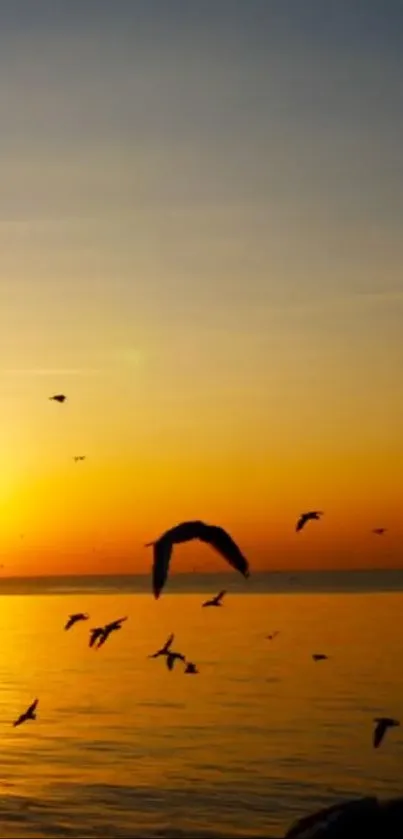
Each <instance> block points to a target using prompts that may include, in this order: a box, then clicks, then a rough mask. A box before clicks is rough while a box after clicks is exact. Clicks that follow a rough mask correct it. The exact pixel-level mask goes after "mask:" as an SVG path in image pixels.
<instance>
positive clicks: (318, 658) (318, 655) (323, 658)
mask: <svg viewBox="0 0 403 839" xmlns="http://www.w3.org/2000/svg"><path fill="white" fill-rule="evenodd" d="M312 658H313V660H314V661H326V660H327V659H328V658H329V656H328V655H324V653H314V654H313V656H312Z"/></svg>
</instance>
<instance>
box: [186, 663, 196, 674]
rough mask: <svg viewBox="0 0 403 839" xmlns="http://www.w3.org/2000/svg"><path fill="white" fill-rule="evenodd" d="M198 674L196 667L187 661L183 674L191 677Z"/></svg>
mask: <svg viewBox="0 0 403 839" xmlns="http://www.w3.org/2000/svg"><path fill="white" fill-rule="evenodd" d="M198 672H199V671H198V669H197V667H196V665H195V664H193V663H192V662H191V661H188V662H187V664H186V667H185V673H186V674H188V673H191V674H192V675H196V674H197V673H198Z"/></svg>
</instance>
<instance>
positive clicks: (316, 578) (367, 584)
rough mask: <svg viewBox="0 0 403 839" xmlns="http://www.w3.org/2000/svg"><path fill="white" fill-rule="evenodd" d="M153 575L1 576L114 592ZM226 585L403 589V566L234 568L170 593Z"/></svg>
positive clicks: (16, 590) (183, 579)
mask: <svg viewBox="0 0 403 839" xmlns="http://www.w3.org/2000/svg"><path fill="white" fill-rule="evenodd" d="M150 588H151V583H150V575H142V574H135V575H133V574H116V575H113V574H100V575H80V576H72V575H66V576H48V577H45V576H42V577H8V576H6V575H5V576H3V577H1V578H0V594H68V593H70V594H74V593H80V592H94V594H95V593H99V594H113V593H114V592H127V593H130V592H131V593H133V594H142V593H147V592H150ZM220 588H226V589H228V590H230V591H232V592H234V593H237V594H270V593H282V594H285V593H289V594H292V593H293V592H318V593H319V592H323V593H328V594H331V593H332V592H333V593H335V592H344V593H345V594H348V593H349V592H351V593H359V592H362V593H364V592H371V591H374V592H375V591H378V592H382V591H384V592H386V591H403V570H400V569H387V570H381V569H376V570H369V571H368V570H365V571H363V570H357V571H340V570H336V571H275V572H273V571H267V572H266V571H264V572H254V573H253V575H252V576H251V577H250V578H249V579H248V581H247V582H245V581H244V580H243V579H242V577H239V576H238V575H237V574H234V573H231V572H230V573H223V574H215V573H212V574H198V573H193V574H186V573H185V574H172V575H171V577H170V578H169V581H168V583H167V586H166V589H165V595H164V596H166V594H169V593H171V594H191V593H201V592H205V591H206V590H210V589H211V590H215V589H217V591H218V589H220Z"/></svg>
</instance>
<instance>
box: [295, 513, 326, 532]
mask: <svg viewBox="0 0 403 839" xmlns="http://www.w3.org/2000/svg"><path fill="white" fill-rule="evenodd" d="M321 516H323V511H322V510H311V511H310V512H309V513H301V515H300V517H299V519H298V521H297V526H296V528H295V529H296V530H297V531H298V530H302V528H303V527H304V526H305V525H306V523H307V521H313V520H314V519H317V520H318V521H319V519H320V517H321Z"/></svg>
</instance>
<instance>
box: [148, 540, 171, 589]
mask: <svg viewBox="0 0 403 839" xmlns="http://www.w3.org/2000/svg"><path fill="white" fill-rule="evenodd" d="M171 555H172V542H171V540H170V539H168V538H166V537H164V536H163V537H162V538H161V539H159V540H158V542H155V543H154V562H153V592H154V597H155V599H156V600H158V598H159V596H160V594H161V591H162V589H163V588H164V585H165V583H166V580H167V577H168V571H169V562H170V559H171Z"/></svg>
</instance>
